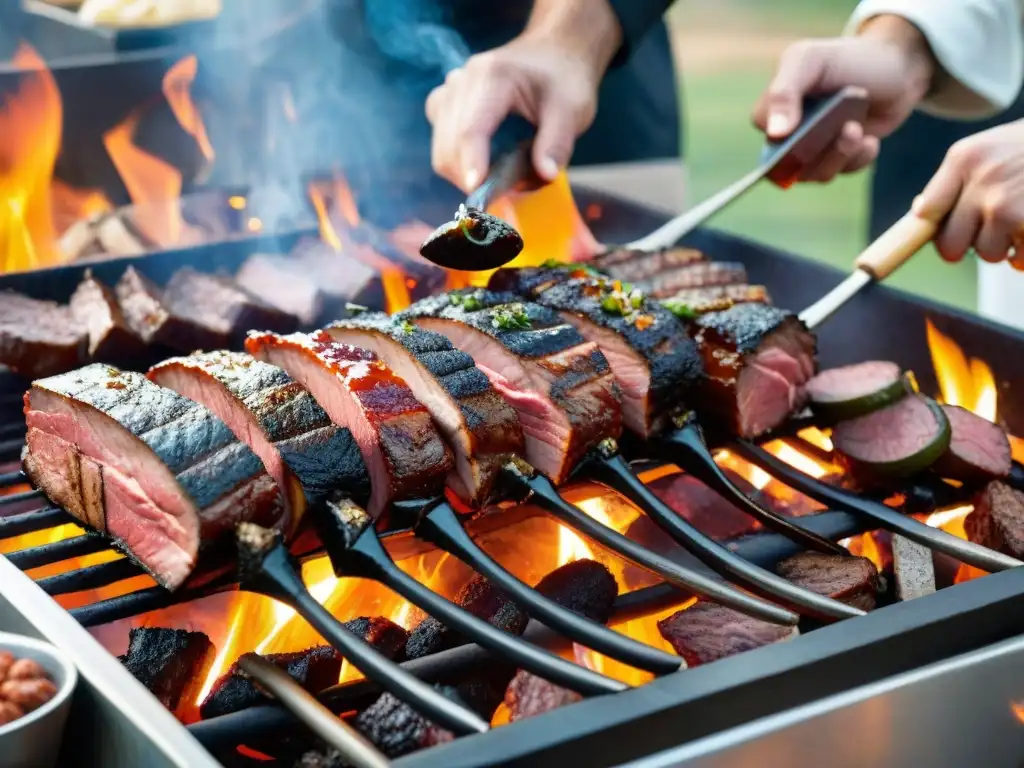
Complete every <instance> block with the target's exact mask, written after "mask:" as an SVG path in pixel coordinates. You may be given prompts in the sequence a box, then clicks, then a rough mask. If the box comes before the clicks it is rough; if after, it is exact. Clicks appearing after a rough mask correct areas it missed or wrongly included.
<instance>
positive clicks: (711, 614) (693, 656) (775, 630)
mask: <svg viewBox="0 0 1024 768" xmlns="http://www.w3.org/2000/svg"><path fill="white" fill-rule="evenodd" d="M658 631H659V632H661V636H662V637H663V638H665V639H666V640H667V641H668V642H669V643H670V644H671V645H672V647H673V648H675V650H676V653H678V654H679V655H680V656H682V657H683V659H685V661H686V664H687V666H690V667H696V666H698V665H700V664H708V663H709V662H712V661H717V660H718V659H724V658H726V657H727V656H735V655H736V654H737V653H743V651H749V650H752V649H754V648H760V647H761V646H763V645H771V644H772V643H778V642H781V641H783V640H790V639H792V638H794V637H796V636H797V635H798V634H799V630H797V628H796V627H780V626H778V625H777V624H769V623H768V622H767V621H761V620H760V619H754V618H751V617H750V616H744V615H743V614H742V613H739V612H738V611H734V610H732V609H731V608H725V607H723V606H721V605H715V604H714V603H706V602H703V601H700V602H698V603H697V604H696V605H694V606H692V607H691V608H684V609H683V610H681V611H679V612H678V613H674V614H672V615H671V616H669V617H668V618H667V619H662V620H661V621H659V622H658Z"/></svg>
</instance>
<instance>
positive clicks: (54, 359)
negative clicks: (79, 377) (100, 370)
mask: <svg viewBox="0 0 1024 768" xmlns="http://www.w3.org/2000/svg"><path fill="white" fill-rule="evenodd" d="M88 343H89V336H88V333H87V331H86V329H85V328H84V327H83V326H82V325H80V324H79V323H78V322H77V321H76V320H75V317H74V315H73V314H72V312H71V310H70V308H68V307H65V306H61V305H60V304H55V303H54V302H52V301H37V300H36V299H30V298H29V297H28V296H22V295H21V294H20V293H15V292H14V291H0V365H5V366H7V367H8V368H10V369H11V370H12V371H14V372H15V373H19V374H21V375H22V376H25V377H26V378H35V377H37V376H50V375H52V374H55V373H63V372H65V371H69V370H71V369H72V368H75V367H76V366H79V365H81V364H82V363H83V362H84V361H85V359H86V352H87V347H88Z"/></svg>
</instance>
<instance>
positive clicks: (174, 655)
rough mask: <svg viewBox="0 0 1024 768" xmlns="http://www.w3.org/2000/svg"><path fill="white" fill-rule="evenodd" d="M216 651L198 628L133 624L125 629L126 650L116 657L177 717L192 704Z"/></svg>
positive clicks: (211, 664)
mask: <svg viewBox="0 0 1024 768" xmlns="http://www.w3.org/2000/svg"><path fill="white" fill-rule="evenodd" d="M216 651H217V649H216V648H214V647H213V643H211V642H210V638H208V637H207V636H206V635H205V634H203V633H202V632H188V631H186V630H184V629H166V628H164V627H137V628H135V629H133V630H131V631H130V632H129V633H128V652H127V653H125V655H124V656H121V657H120V661H121V663H122V664H124V666H125V668H126V669H127V670H128V671H129V672H131V673H132V674H133V675H134V676H135V677H136V678H137V679H138V680H139V682H141V683H142V684H143V685H144V686H146V688H147V689H149V692H150V693H152V694H153V695H154V696H156V697H157V699H158V700H159V701H160V703H161V704H163V705H164V706H165V707H166V708H167V709H169V710H170V711H171V712H173V713H174V714H175V715H177V716H178V718H179V719H181V718H182V715H183V714H184V713H183V711H182V710H183V709H186V708H191V707H193V706H194V705H195V699H196V696H197V695H198V694H199V691H200V689H201V687H202V685H203V681H204V680H206V675H207V674H208V673H209V671H210V667H212V666H213V661H214V657H215V656H216V655H217V652H216Z"/></svg>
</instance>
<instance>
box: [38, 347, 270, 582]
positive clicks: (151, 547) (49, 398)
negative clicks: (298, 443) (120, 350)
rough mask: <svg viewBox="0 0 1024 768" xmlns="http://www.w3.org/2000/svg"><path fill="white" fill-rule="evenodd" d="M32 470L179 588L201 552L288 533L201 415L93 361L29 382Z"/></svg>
mask: <svg viewBox="0 0 1024 768" xmlns="http://www.w3.org/2000/svg"><path fill="white" fill-rule="evenodd" d="M25 414H26V423H27V426H28V434H27V437H26V452H25V456H24V464H25V470H26V472H27V473H28V475H29V477H30V478H31V479H32V481H33V483H34V484H35V485H36V487H37V488H40V489H42V490H43V491H44V492H45V493H46V495H47V496H48V497H49V498H50V499H51V500H52V501H53V502H54V503H56V504H59V505H60V506H62V507H63V508H64V509H66V510H67V511H68V512H69V513H71V514H72V515H73V516H74V517H75V518H77V519H78V520H80V521H81V522H83V523H85V524H86V525H88V526H90V527H92V528H95V529H96V530H99V531H103V532H106V533H107V534H109V535H110V536H111V537H113V538H114V539H115V540H117V541H118V542H119V543H120V545H121V546H122V547H123V548H124V549H125V550H126V551H127V552H128V553H129V554H130V555H131V556H132V557H133V558H134V559H135V560H136V561H138V562H139V563H140V564H141V565H142V566H143V567H144V568H146V570H148V571H149V572H150V573H152V574H153V576H154V578H156V580H157V581H158V582H159V583H160V584H162V585H164V586H165V587H167V588H168V589H175V588H177V587H179V586H181V584H182V583H184V581H185V580H186V579H187V578H188V576H189V574H190V573H191V572H192V570H193V568H194V567H195V565H196V560H197V557H198V555H199V551H200V544H201V543H202V544H209V543H213V542H214V541H215V540H217V539H219V538H220V537H221V536H222V535H223V534H228V533H230V532H232V531H233V530H234V527H235V525H236V524H237V523H239V522H242V521H251V522H254V523H258V524H259V525H262V526H264V527H268V528H280V527H282V526H283V525H284V523H285V513H284V507H283V503H282V499H281V494H280V491H279V490H278V486H277V484H276V483H275V482H274V480H273V479H272V478H271V477H270V476H269V475H268V474H267V473H266V471H265V470H264V468H263V465H262V463H261V462H260V459H259V457H257V456H256V454H255V453H253V452H252V451H251V450H250V449H249V447H248V446H246V445H244V444H243V443H241V442H239V441H238V440H237V439H236V438H235V436H234V435H233V434H232V432H231V430H230V429H229V428H228V426H227V425H226V424H225V423H224V422H223V421H221V420H220V419H219V418H217V416H215V415H214V414H213V413H212V412H211V411H209V410H207V409H206V408H204V407H203V406H201V405H199V404H197V403H195V402H193V401H191V400H189V399H187V398H185V397H182V396H181V395H179V394H177V393H176V392H172V391H171V390H169V389H165V388H163V387H159V386H157V385H156V384H154V383H152V382H151V381H149V380H148V379H147V378H146V377H145V376H143V375H141V374H138V373H132V372H125V371H119V370H118V369H116V368H113V367H110V366H106V365H102V364H99V363H95V364H93V365H89V366H86V367H85V368H81V369H79V370H76V371H72V372H71V373H66V374H62V375H59V376H54V377H51V378H48V379H41V380H39V381H36V382H33V384H32V387H31V389H30V390H29V391H28V392H27V393H26V395H25Z"/></svg>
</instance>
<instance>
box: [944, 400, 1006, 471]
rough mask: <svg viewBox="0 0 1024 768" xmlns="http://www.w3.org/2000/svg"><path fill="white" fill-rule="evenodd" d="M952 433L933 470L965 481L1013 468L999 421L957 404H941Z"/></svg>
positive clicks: (1004, 433)
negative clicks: (947, 446)
mask: <svg viewBox="0 0 1024 768" xmlns="http://www.w3.org/2000/svg"><path fill="white" fill-rule="evenodd" d="M942 412H943V413H944V414H946V418H947V419H948V420H949V426H950V428H951V429H952V436H951V437H950V441H949V449H948V450H947V451H946V453H945V455H944V456H943V457H942V458H941V459H939V461H938V462H937V463H936V464H935V469H936V471H937V472H938V473H939V474H940V475H942V476H943V477H949V478H952V479H954V480H959V481H961V482H964V483H978V482H985V481H986V480H994V479H996V478H1000V477H1006V476H1008V475H1009V474H1010V470H1011V469H1012V468H1013V456H1012V454H1011V452H1010V438H1009V437H1007V435H1006V432H1004V431H1003V429H1002V427H1000V426H999V425H998V424H993V423H992V422H991V421H989V420H988V419H984V418H982V417H981V416H978V415H977V414H974V413H971V412H970V411H968V410H966V409H964V408H961V407H960V406H957V405H944V406H942Z"/></svg>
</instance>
